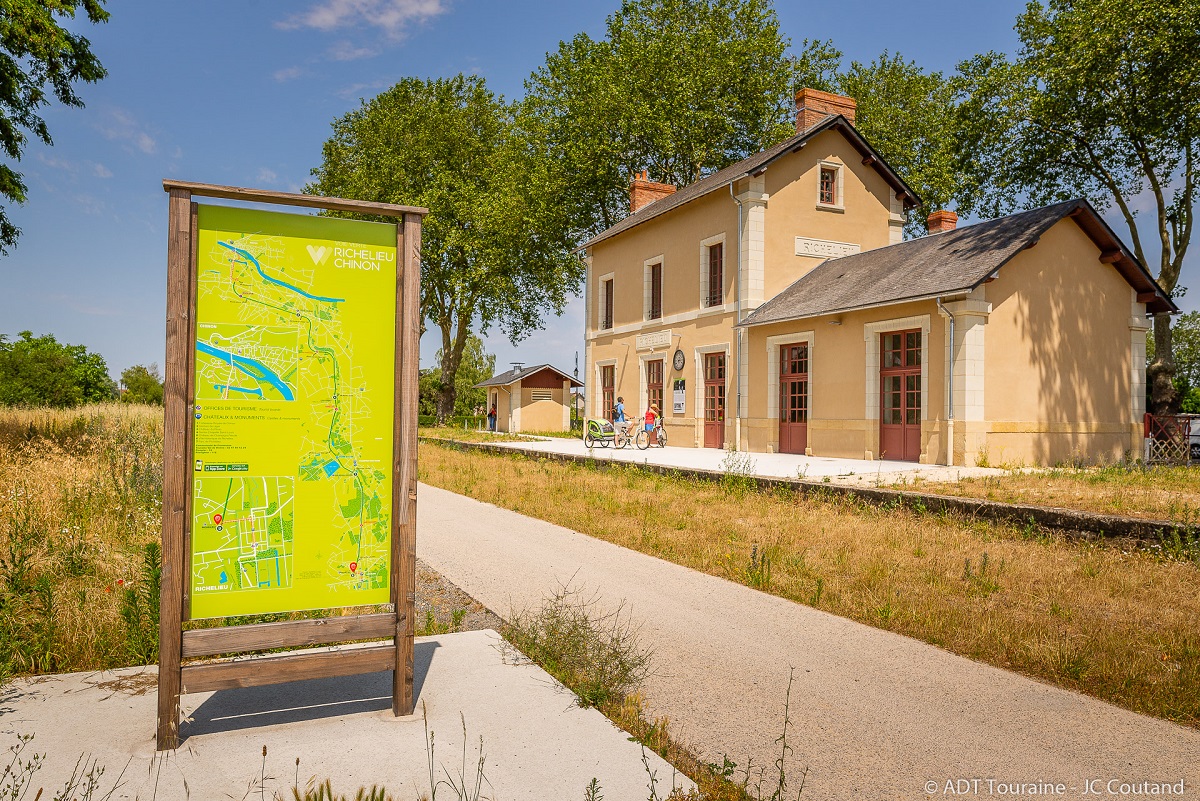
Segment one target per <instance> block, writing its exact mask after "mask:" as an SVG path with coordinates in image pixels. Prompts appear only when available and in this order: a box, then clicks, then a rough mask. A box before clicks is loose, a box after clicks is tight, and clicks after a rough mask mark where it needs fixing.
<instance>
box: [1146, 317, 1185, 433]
mask: <svg viewBox="0 0 1200 801" xmlns="http://www.w3.org/2000/svg"><path fill="white" fill-rule="evenodd" d="M1146 383H1147V384H1149V386H1150V413H1151V414H1156V415H1160V414H1175V413H1176V412H1178V411H1179V393H1178V392H1176V391H1175V354H1174V352H1173V351H1172V349H1171V318H1170V317H1169V316H1168V315H1166V314H1159V315H1156V316H1155V318H1154V361H1153V362H1151V363H1150V365H1149V366H1148V367H1147V368H1146Z"/></svg>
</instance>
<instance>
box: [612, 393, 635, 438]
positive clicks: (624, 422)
mask: <svg viewBox="0 0 1200 801" xmlns="http://www.w3.org/2000/svg"><path fill="white" fill-rule="evenodd" d="M617 426H621V427H622V428H623V429H624V431H625V436H626V437H630V438H632V437H633V430H634V421H633V420H631V419H629V418H628V417H626V416H625V399H624V398H622V397H621V396H620V395H618V396H617V408H615V409H613V427H614V428H615V427H617Z"/></svg>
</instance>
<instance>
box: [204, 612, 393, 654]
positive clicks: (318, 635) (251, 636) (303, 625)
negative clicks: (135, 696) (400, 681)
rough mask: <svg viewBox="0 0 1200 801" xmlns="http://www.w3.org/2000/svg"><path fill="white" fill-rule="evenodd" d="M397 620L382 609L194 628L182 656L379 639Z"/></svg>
mask: <svg viewBox="0 0 1200 801" xmlns="http://www.w3.org/2000/svg"><path fill="white" fill-rule="evenodd" d="M396 620H397V617H396V615H395V614H393V613H391V612H384V613H382V614H378V615H346V616H345V617H325V618H319V619H316V620H285V621H283V622H280V623H255V624H252V625H249V626H226V627H223V628H215V629H195V630H192V631H185V632H184V633H183V658H184V659H191V658H194V657H198V656H215V655H216V654H236V653H241V652H243V651H269V650H271V649H274V648H297V647H302V646H305V645H329V644H331V643H337V642H348V641H350V640H379V639H382V638H384V637H392V636H394V635H395V634H396Z"/></svg>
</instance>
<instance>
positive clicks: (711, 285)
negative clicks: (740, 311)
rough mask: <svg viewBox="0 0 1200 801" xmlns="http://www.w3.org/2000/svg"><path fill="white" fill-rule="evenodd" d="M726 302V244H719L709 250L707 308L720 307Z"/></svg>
mask: <svg viewBox="0 0 1200 801" xmlns="http://www.w3.org/2000/svg"><path fill="white" fill-rule="evenodd" d="M724 302H725V243H724V242H717V243H716V244H715V245H710V246H709V248H708V296H707V297H705V299H704V305H705V306H707V307H710V308H711V307H713V306H720V305H721V304H722V303H724Z"/></svg>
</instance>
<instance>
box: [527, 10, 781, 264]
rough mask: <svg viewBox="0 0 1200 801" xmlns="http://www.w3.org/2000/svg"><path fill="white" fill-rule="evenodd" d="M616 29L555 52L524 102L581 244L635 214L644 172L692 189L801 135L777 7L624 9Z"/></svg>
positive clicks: (550, 188)
mask: <svg viewBox="0 0 1200 801" xmlns="http://www.w3.org/2000/svg"><path fill="white" fill-rule="evenodd" d="M606 26H607V27H606V37H605V38H604V39H603V40H601V41H596V40H593V39H592V38H591V37H589V36H588V35H587V34H582V33H581V34H579V35H577V36H576V37H575V38H574V39H572V40H571V41H569V42H563V43H561V44H560V45H559V47H558V50H557V51H555V52H553V53H550V54H549V55H548V56H547V58H546V63H545V65H544V66H542V67H541V68H539V69H538V70H537V71H536V72H535V73H534V74H533V75H532V76H531V77H530V78H529V80H528V81H527V82H526V85H525V86H526V98H525V100H524V102H523V104H522V111H523V114H522V117H521V120H522V124H523V126H524V128H525V129H526V130H527V131H528V133H529V137H530V138H531V139H533V140H536V141H539V142H541V143H542V145H541V146H542V147H544V148H545V150H546V151H547V152H548V153H549V154H550V155H551V157H552V161H553V163H555V164H557V165H558V166H559V169H558V170H556V172H555V174H554V175H553V176H550V178H551V179H553V180H551V181H549V182H548V183H547V184H546V185H545V187H544V188H545V190H546V192H547V193H548V195H550V196H551V197H553V198H554V199H555V203H556V206H557V207H559V208H562V209H564V210H565V214H566V215H567V216H568V217H569V218H570V220H571V222H572V228H573V230H574V234H575V238H576V240H577V241H582V240H583V239H586V238H588V237H589V236H590V235H592V234H595V233H598V232H599V231H601V230H603V229H605V228H607V227H609V226H611V225H613V224H615V223H617V222H619V221H620V220H621V219H622V218H624V217H625V216H626V215H628V213H629V196H628V189H627V182H628V180H629V177H630V176H631V175H633V174H634V173H636V172H638V171H640V170H642V169H647V170H649V172H650V174H651V177H652V178H654V179H655V180H659V181H666V182H670V183H674V184H677V185H684V184H689V183H692V182H694V181H696V180H697V179H699V178H701V177H703V176H704V175H706V174H709V173H711V172H714V171H716V170H719V169H721V168H722V167H726V166H728V165H729V164H732V163H734V162H735V161H738V160H739V159H741V158H743V157H745V156H747V155H749V154H751V153H755V152H757V151H759V150H761V149H763V148H764V147H767V146H769V145H771V144H774V143H775V142H778V141H781V140H783V139H785V138H787V137H788V136H789V135H791V134H792V133H794V132H795V128H794V123H793V119H794V115H793V111H792V108H793V106H792V97H791V95H790V94H789V89H790V88H791V74H792V70H791V65H790V64H789V63H788V61H787V59H786V58H785V57H784V52H785V50H786V48H787V44H788V43H787V40H786V39H785V38H784V37H783V36H782V35H781V34H780V31H779V21H778V19H777V18H776V16H775V12H774V9H773V8H772V7H771V3H770V0H625V2H623V3H622V5H621V8H620V9H619V10H618V11H616V12H614V13H613V14H612V15H610V16H609V17H608V19H607V22H606Z"/></svg>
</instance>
